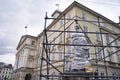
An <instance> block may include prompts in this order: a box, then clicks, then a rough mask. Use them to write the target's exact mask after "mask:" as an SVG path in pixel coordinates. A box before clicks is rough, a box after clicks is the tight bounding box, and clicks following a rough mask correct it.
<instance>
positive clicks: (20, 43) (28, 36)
mask: <svg viewBox="0 0 120 80" xmlns="http://www.w3.org/2000/svg"><path fill="white" fill-rule="evenodd" d="M27 38H35V39H37V37H35V36H31V35H23V36H22V37H21V38H20V41H19V43H18V45H17V48H16V49H17V50H18V48H19V47H20V46H21V45H22V44H23V42H24V41H25V40H26V39H27Z"/></svg>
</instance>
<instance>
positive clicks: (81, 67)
mask: <svg viewBox="0 0 120 80" xmlns="http://www.w3.org/2000/svg"><path fill="white" fill-rule="evenodd" d="M75 31H76V32H79V31H80V26H79V24H76V26H75ZM71 42H72V44H73V45H75V46H73V61H72V63H71V71H85V66H86V65H90V62H89V60H88V55H89V54H88V52H89V47H88V46H82V45H87V44H88V42H87V40H86V38H85V35H84V34H83V33H74V34H72V37H71ZM77 45H78V46H77Z"/></svg>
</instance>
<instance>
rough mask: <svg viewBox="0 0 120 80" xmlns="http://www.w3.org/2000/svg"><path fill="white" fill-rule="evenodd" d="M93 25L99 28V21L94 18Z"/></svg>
mask: <svg viewBox="0 0 120 80" xmlns="http://www.w3.org/2000/svg"><path fill="white" fill-rule="evenodd" d="M93 24H95V25H97V26H98V19H96V18H94V19H93Z"/></svg>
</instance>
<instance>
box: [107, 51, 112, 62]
mask: <svg viewBox="0 0 120 80" xmlns="http://www.w3.org/2000/svg"><path fill="white" fill-rule="evenodd" d="M107 52H108V55H109V61H110V62H111V61H112V55H111V54H112V53H113V51H111V52H110V51H108V50H107Z"/></svg>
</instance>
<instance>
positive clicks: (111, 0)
mask: <svg viewBox="0 0 120 80" xmlns="http://www.w3.org/2000/svg"><path fill="white" fill-rule="evenodd" d="M73 1H75V0H0V62H5V63H11V64H14V60H15V54H16V47H17V44H18V42H19V40H20V37H21V36H22V35H24V34H25V26H28V28H27V34H29V35H33V36H37V35H39V34H40V32H41V31H42V30H43V26H44V17H45V13H46V12H47V13H48V17H51V14H52V13H53V12H54V10H56V9H57V6H56V5H55V4H59V9H60V10H61V11H63V10H64V9H65V8H66V7H68V6H69V5H70V4H71V3H72V2H73ZM76 1H78V2H79V3H81V4H83V5H85V6H87V7H88V8H90V9H92V10H94V11H96V12H98V13H100V14H102V15H104V16H105V17H107V18H109V19H111V20H113V21H115V22H119V19H118V16H119V14H120V0H76Z"/></svg>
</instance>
